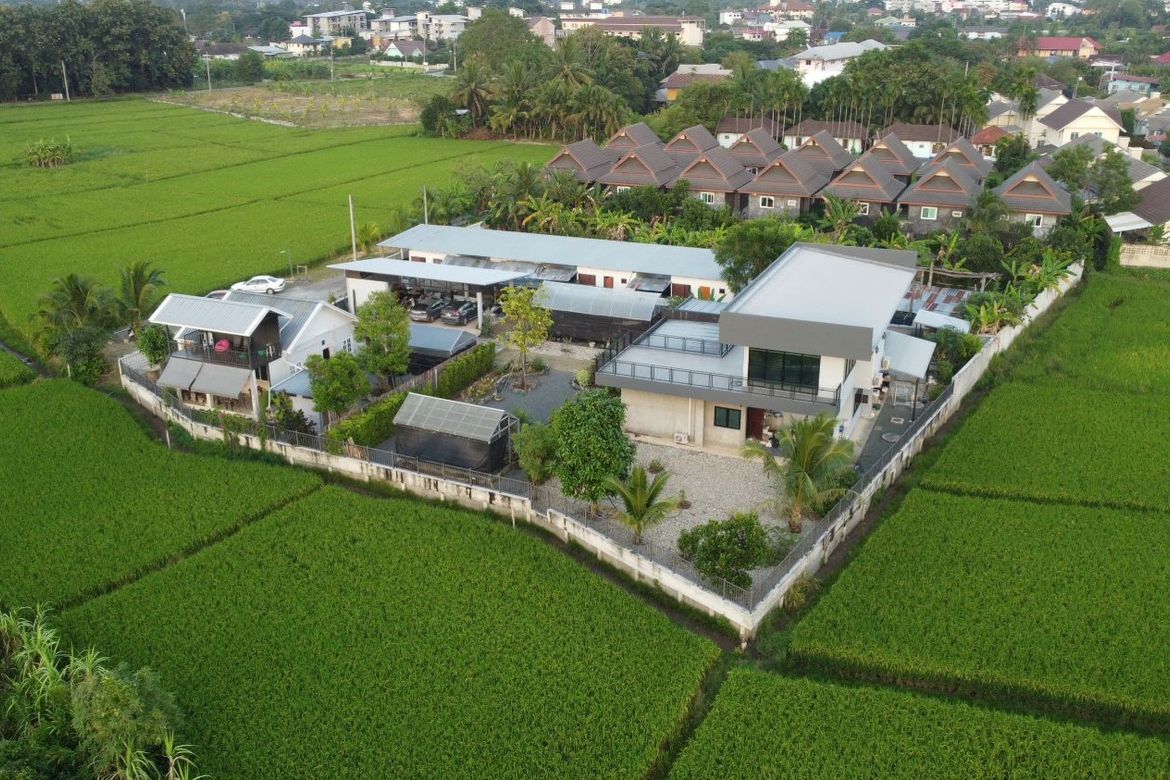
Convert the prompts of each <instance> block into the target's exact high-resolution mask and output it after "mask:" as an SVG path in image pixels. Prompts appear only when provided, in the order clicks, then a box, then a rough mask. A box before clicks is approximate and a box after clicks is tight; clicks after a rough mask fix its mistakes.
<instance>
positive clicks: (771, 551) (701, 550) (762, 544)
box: [678, 512, 791, 588]
mask: <svg viewBox="0 0 1170 780" xmlns="http://www.w3.org/2000/svg"><path fill="white" fill-rule="evenodd" d="M790 546H791V545H790V544H784V543H780V544H777V543H775V542H774V541H773V540H772V538H770V536H769V534H768V531H767V529H765V528H764V526H763V524H762V523H760V516H759V515H757V514H756V513H755V512H738V513H736V514H734V515H732V516H731V518H730V519H728V520H712V521H711V522H709V523H705V524H703V525H701V526H699V527H697V528H692V529H691V530H689V531H684V532H683V533H682V534H680V535H679V537H678V549H679V552H681V553H682V554H683V555H684V556H685V557H686V558H687V559H688V560H690V561H691V563H693V564H694V565H695V568H696V569H698V570H699V571H700V572H701V573H702V574H703V575H704V576H706V577H721V578H723V579H725V580H727V581H728V582H732V583H734V584H736V585H738V586H739V587H741V588H747V587H750V586H751V584H752V578H751V575H750V574H748V571H749V570H751V569H756V568H759V567H760V566H767V565H770V564H772V563H775V562H777V561H778V560H779V559H780V558H781V556H782V555H783V554H784V553H786V552H787V551H788V547H790Z"/></svg>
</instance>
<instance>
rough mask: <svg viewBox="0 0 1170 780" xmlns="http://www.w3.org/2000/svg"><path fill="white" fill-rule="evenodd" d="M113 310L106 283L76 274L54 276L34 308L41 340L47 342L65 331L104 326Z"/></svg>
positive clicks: (51, 342)
mask: <svg viewBox="0 0 1170 780" xmlns="http://www.w3.org/2000/svg"><path fill="white" fill-rule="evenodd" d="M116 310H117V307H116V305H115V302H114V297H113V295H112V294H111V293H110V290H109V288H108V287H105V286H104V285H102V284H99V283H98V282H95V281H93V280H92V279H89V278H87V277H84V276H78V275H77V274H69V275H68V276H64V277H61V278H58V279H55V280H54V281H53V286H52V288H51V289H50V290H49V292H47V293H45V294H44V295H42V296H41V299H40V302H39V305H38V308H37V319H38V320H39V321H40V326H41V338H42V343H43V344H44V345H46V346H51V345H52V344H54V343H56V341H57V340H58V339H59V338H60V337H61V336H63V335H65V334H66V333H70V332H72V331H75V330H81V329H83V328H100V329H102V330H105V329H106V328H108V327H109V326H110V325H111V323H112V322H113V319H114V313H115V311H116Z"/></svg>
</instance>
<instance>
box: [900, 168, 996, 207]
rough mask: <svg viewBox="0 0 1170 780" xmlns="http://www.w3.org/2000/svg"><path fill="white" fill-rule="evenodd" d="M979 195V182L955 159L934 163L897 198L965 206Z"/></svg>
mask: <svg viewBox="0 0 1170 780" xmlns="http://www.w3.org/2000/svg"><path fill="white" fill-rule="evenodd" d="M978 194H979V185H978V184H976V183H975V180H974V179H972V178H971V177H970V175H968V174H967V173H966V172H964V171H963V169H962V168H961V167H959V164H958V163H957V162H955V161H954V160H945V161H943V162H941V163H931V165H930V166H929V167H928V168H927V169H926V170H925V171H923V173H922V175H921V176H920V177H919V178H918V181H916V182H914V183H913V184H911V185H910V187H909V188H908V189H907V190H906V192H904V193H902V195H901V196H900V197H899V198H898V202H899V203H908V204H911V205H914V206H945V207H950V208H966V207H968V206H970V205H971V202H972V201H973V200H974V199H975V196H977V195H978Z"/></svg>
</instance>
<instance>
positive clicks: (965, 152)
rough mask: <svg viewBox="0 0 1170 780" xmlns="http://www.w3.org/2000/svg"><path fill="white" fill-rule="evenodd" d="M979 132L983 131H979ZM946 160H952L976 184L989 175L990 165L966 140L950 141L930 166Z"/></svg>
mask: <svg viewBox="0 0 1170 780" xmlns="http://www.w3.org/2000/svg"><path fill="white" fill-rule="evenodd" d="M980 132H983V131H982V130H981V131H980ZM1000 137H1002V136H1000ZM996 140H998V139H996ZM993 143H994V142H993ZM947 160H954V161H955V163H956V164H958V166H959V167H960V168H962V169H963V170H964V172H966V173H967V175H968V176H970V177H972V178H973V179H975V180H976V181H977V182H981V181H983V179H985V178H987V174H989V173H991V168H992V165H991V163H990V162H989V161H988V160H986V159H984V157H983V155H981V154H980V153H979V150H978V149H976V148H975V145H974V144H973V143H971V142H970V141H968V140H967V139H966V138H960V139H958V140H956V141H952V142H951V144H950V145H949V146H947V148H946V149H943V150H942V151H941V152H939V153H938V154H937V155H935V157H934V159H933V160H931V163H930V164H934V163H940V162H946V161H947Z"/></svg>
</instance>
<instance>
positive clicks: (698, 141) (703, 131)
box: [662, 125, 719, 165]
mask: <svg viewBox="0 0 1170 780" xmlns="http://www.w3.org/2000/svg"><path fill="white" fill-rule="evenodd" d="M718 147H719V142H718V141H716V140H715V136H713V135H711V131H710V130H708V129H707V128H705V127H703V126H702V125H692V126H691V127H688V128H687V129H685V130H680V131H679V132H678V133H677V134H675V136H674V138H671V139H670V140H669V141H667V142H666V145H665V146H663V147H662V148H663V150H664V151H665V152H666V153H667V154H669V155H670V156H671V157H673V158H674V160H675V162H677V163H678V164H679V165H686V164H687V163H689V162H690V161H691V160H694V159H695V158H696V157H698V156H699V155H700V154H702V153H703V152H706V151H708V150H710V149H715V148H718Z"/></svg>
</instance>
